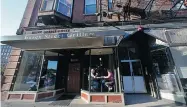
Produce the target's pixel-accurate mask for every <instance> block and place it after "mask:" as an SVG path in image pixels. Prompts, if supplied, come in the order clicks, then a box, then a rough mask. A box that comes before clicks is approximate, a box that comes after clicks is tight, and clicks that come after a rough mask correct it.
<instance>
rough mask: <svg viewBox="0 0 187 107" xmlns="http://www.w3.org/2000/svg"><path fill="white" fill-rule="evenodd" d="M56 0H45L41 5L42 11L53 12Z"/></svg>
mask: <svg viewBox="0 0 187 107" xmlns="http://www.w3.org/2000/svg"><path fill="white" fill-rule="evenodd" d="M54 1H55V0H43V3H42V5H41V11H51V10H53V5H54Z"/></svg>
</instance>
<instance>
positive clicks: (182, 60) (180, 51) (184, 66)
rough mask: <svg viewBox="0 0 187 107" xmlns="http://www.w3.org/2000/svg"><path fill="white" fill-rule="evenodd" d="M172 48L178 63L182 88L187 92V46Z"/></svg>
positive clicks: (177, 67)
mask: <svg viewBox="0 0 187 107" xmlns="http://www.w3.org/2000/svg"><path fill="white" fill-rule="evenodd" d="M170 50H171V53H172V57H173V59H174V62H175V65H176V69H177V72H178V75H179V78H180V81H181V85H182V88H183V90H184V92H185V93H187V46H179V47H171V48H170ZM186 95H187V94H186Z"/></svg>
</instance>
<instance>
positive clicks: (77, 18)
mask: <svg viewBox="0 0 187 107" xmlns="http://www.w3.org/2000/svg"><path fill="white" fill-rule="evenodd" d="M72 17H73V18H72V22H73V23H84V22H95V21H97V17H96V16H95V15H84V0H74V8H73V16H72Z"/></svg>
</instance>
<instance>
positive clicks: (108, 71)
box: [82, 51, 117, 92]
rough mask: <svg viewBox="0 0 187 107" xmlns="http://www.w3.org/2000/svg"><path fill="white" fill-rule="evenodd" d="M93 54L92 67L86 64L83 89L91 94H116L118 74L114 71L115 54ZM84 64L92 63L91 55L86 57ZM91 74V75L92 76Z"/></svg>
mask: <svg viewBox="0 0 187 107" xmlns="http://www.w3.org/2000/svg"><path fill="white" fill-rule="evenodd" d="M103 52H104V51H103ZM91 54H92V55H91V65H89V63H84V69H83V74H82V75H83V78H82V81H83V87H82V88H83V89H84V90H88V91H90V92H116V88H117V87H116V83H115V82H116V76H115V75H116V72H115V70H114V63H113V62H114V59H113V58H114V57H113V54H111V53H110V54H107V53H105V54H102V55H95V54H97V53H94V51H93V53H91ZM84 62H90V56H89V55H86V56H85V58H84ZM89 66H90V67H91V71H90V70H89ZM89 73H90V74H91V75H90V76H89ZM89 83H90V85H89ZM89 86H90V87H89Z"/></svg>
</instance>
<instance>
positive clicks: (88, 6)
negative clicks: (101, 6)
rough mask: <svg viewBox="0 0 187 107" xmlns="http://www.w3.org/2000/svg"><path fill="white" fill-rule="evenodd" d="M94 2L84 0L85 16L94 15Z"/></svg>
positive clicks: (93, 0)
mask: <svg viewBox="0 0 187 107" xmlns="http://www.w3.org/2000/svg"><path fill="white" fill-rule="evenodd" d="M96 7H97V6H96V0H85V12H84V13H85V14H94V13H96V10H97V8H96Z"/></svg>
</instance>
